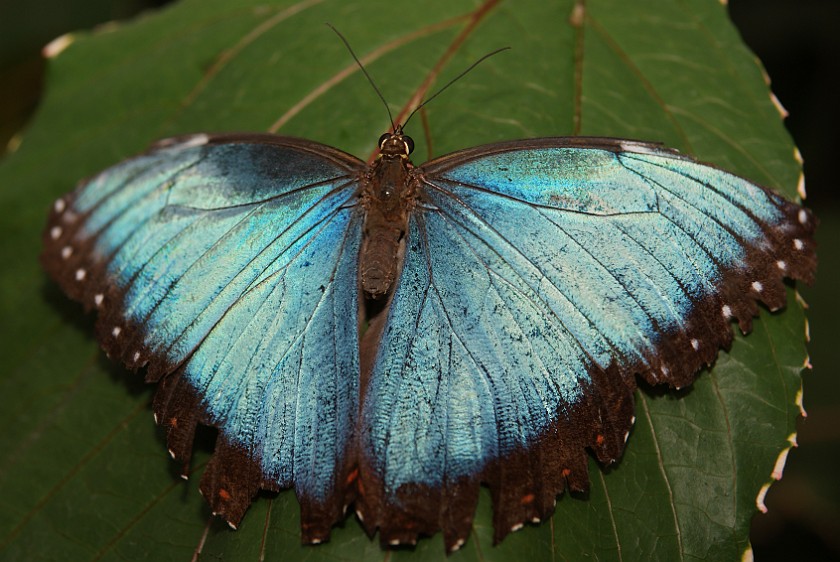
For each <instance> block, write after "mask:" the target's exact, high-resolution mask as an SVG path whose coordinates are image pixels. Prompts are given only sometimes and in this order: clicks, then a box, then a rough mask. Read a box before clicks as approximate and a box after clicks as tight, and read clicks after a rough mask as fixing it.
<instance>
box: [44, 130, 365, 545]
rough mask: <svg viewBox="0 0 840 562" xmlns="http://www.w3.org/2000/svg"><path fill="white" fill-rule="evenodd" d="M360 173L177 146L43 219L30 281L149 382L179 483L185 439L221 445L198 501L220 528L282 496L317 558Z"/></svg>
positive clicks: (119, 171) (324, 528) (251, 147)
mask: <svg viewBox="0 0 840 562" xmlns="http://www.w3.org/2000/svg"><path fill="white" fill-rule="evenodd" d="M363 169H364V163H362V162H361V161H359V160H357V159H355V158H353V157H352V156H349V155H347V154H344V153H342V152H340V151H337V150H335V149H332V148H329V147H326V146H323V145H320V144H317V143H312V142H308V141H303V140H300V139H291V138H284V137H278V136H274V135H221V136H207V135H196V136H191V137H182V138H177V139H170V140H168V141H164V142H162V143H158V144H157V145H156V146H155V147H153V148H152V149H151V150H150V151H149V152H148V153H146V154H143V155H141V156H139V157H137V158H134V159H131V160H128V161H126V162H123V163H121V164H119V165H117V166H115V167H113V168H111V169H109V170H106V171H105V172H103V173H102V174H100V175H98V176H96V177H94V178H93V179H91V180H90V181H88V182H86V183H84V184H82V185H81V186H80V187H79V188H78V189H77V190H76V191H75V192H74V193H72V194H70V195H68V196H66V197H64V198H62V199H59V200H58V201H57V202H56V204H55V208H54V210H53V212H52V214H51V216H50V219H49V224H48V226H47V229H46V231H45V234H44V242H45V249H44V253H43V255H42V262H43V264H44V266H45V268H46V269H47V271H48V272H49V273H50V274H51V276H52V277H53V278H54V279H55V280H56V281H57V282H58V283H59V285H60V286H61V287H62V289H63V290H64V291H65V292H66V293H67V294H68V295H70V296H71V297H73V298H74V299H76V300H79V301H81V302H82V303H83V304H84V305H85V306H86V307H87V308H94V309H96V310H97V311H98V319H97V335H98V339H99V341H100V342H101V344H102V346H103V347H104V348H105V350H106V351H107V352H108V354H109V355H110V356H112V357H119V358H120V359H121V360H122V361H123V362H124V363H125V364H126V365H127V366H128V367H131V368H134V369H136V368H139V367H141V366H144V365H148V371H147V379H148V380H149V381H157V380H159V381H160V383H159V386H158V391H157V393H156V396H155V400H154V411H155V418H156V419H157V421H158V423H160V424H162V425H164V426H165V427H166V428H167V430H168V444H169V447H170V453H171V454H172V456H173V457H174V458H177V459H180V460H182V461H183V462H184V464H185V469H186V465H187V463H188V460H189V457H190V451H191V449H192V441H193V435H194V431H195V428H196V424H197V423H203V424H208V425H213V426H216V427H218V428H219V430H220V435H219V438H218V440H217V444H216V450H215V452H214V454H213V457H212V458H211V460H210V463H209V465H208V467H207V469H206V470H205V472H204V475H203V477H202V482H201V490H202V493H203V494H204V495H205V497H206V498H207V499H208V501H209V503H210V505H211V506H212V508H213V511H214V512H216V513H218V514H220V515H222V516H224V517H225V518H226V519H227V520H228V522H229V523H230V524H231V525H232V526H234V525H236V524H238V522H239V520H240V519H241V517H242V515H243V514H244V512H245V510H246V509H247V507H248V506H249V505H250V503H251V500H252V499H253V497H254V495H255V494H256V493H257V491H258V490H259V489H260V488H265V489H271V490H277V489H280V488H286V487H294V488H295V490H296V493H297V495H298V497H299V499H300V502H301V507H302V509H301V511H302V525H303V536H304V539H305V540H308V541H319V540H323V539H324V538H326V537H327V536H328V534H329V529H330V527H331V526H332V524H333V523H334V522H335V521H336V520H337V519H338V518H339V517H340V516H341V515H342V513H343V509H344V508H345V507H346V504H347V503H348V502H349V501H351V500H352V494H351V492H350V490H349V486H348V484H347V483H346V479H347V473H348V472H349V470H350V468H351V464H352V458H351V456H352V455H351V454H350V453H349V447H350V446H351V443H352V428H353V426H354V424H355V420H356V417H357V414H356V412H357V409H358V370H359V367H358V351H357V349H358V289H357V281H356V270H357V260H358V251H359V250H358V248H359V242H360V240H359V238H360V232H361V228H360V225H359V221H360V215H359V212H358V210H357V207H356V206H355V201H356V191H357V179H358V174H359V173H360V170H363Z"/></svg>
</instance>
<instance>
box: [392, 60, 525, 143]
mask: <svg viewBox="0 0 840 562" xmlns="http://www.w3.org/2000/svg"><path fill="white" fill-rule="evenodd" d="M508 49H510V47H502V48H501V49H496V50H495V51H492V52H490V53H487V54H486V55H484V56H483V57H481V58H480V59H478V60H477V61H475V62H474V63H472V64H471V65H470V66H469V67H467V69H466V70H464V71H463V72H462V73H461V74H459V75H458V76H456V77H455V78H453V79H452V80H450V81H449V82H447V83H446V85H445V86H443V88H441V89H440V90H438V91H437V92H435V93H434V94H432V95H431V96H429V97H428V98H426V99H425V100H424V101H423V103H421V104H420V105H418V106H417V107H415V108H414V111H412V112H411V113H409V114H408V117H407V118H406V120H405V122H403V127H405V126H406V125H407V124H408V122H409V120H410V119H411V118H412V117H414V114H415V113H417V112H418V111H420V109H421V108H423V107H424V106H425V105H426V104H427V103H429V102H430V101H432V100H433V99H435V98H436V97H438V96H439V95H441V94H442V93H443V91H444V90H445V89H447V88H448V87H449V86H451V85H452V84H454V83H455V82H457V81H458V80H460V79H461V78H463V77H464V76H465V75H466V74H467V73H468V72H469V71H471V70H472V69H473V68H475V67H476V66H478V65H479V64H481V63H482V62H484V61H485V60H487V59H489V58H490V57H492V56H493V55H498V54H499V53H501V52H502V51H507V50H508Z"/></svg>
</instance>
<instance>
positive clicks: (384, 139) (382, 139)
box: [378, 133, 391, 148]
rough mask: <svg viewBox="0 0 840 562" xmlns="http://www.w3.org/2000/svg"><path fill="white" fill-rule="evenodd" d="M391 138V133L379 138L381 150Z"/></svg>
mask: <svg viewBox="0 0 840 562" xmlns="http://www.w3.org/2000/svg"><path fill="white" fill-rule="evenodd" d="M390 137H391V133H385V134H383V135H382V136H381V137H379V143H378V144H379V148H382V145H383V144H384V143H385V141H386V140H388V139H389V138H390Z"/></svg>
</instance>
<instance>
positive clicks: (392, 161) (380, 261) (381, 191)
mask: <svg viewBox="0 0 840 562" xmlns="http://www.w3.org/2000/svg"><path fill="white" fill-rule="evenodd" d="M407 157H408V154H407V152H406V153H399V152H396V153H389V152H386V151H383V154H382V156H381V157H380V158H379V159H378V160H377V161H376V162H375V163H374V164H373V166H372V168H371V170H370V173H369V174H367V176H366V178H365V185H364V189H363V192H362V193H363V205H364V208H365V224H364V229H363V233H364V239H363V241H362V249H361V254H360V256H359V273H360V278H361V284H362V290H363V291H364V292H365V294H366V295H368V296H369V297H371V298H374V299H379V298H381V297H383V296H385V295H387V294H388V293H389V291H390V290H391V287H392V285H393V283H394V279H395V278H396V276H397V273H398V272H399V269H400V264H401V262H402V255H403V252H404V238H405V233H406V231H407V230H408V217H409V215H410V212H411V208H412V207H413V206H414V192H415V190H414V189H413V188H412V184H411V182H412V181H413V180H412V179H411V175H410V173H409V170H410V169H411V167H412V165H411V162H409V161H408V158H407Z"/></svg>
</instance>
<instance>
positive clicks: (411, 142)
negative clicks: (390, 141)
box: [403, 135, 414, 154]
mask: <svg viewBox="0 0 840 562" xmlns="http://www.w3.org/2000/svg"><path fill="white" fill-rule="evenodd" d="M403 142H404V143H405V146H406V148H408V153H409V154H411V153H412V152H414V139H413V138H411V137H410V136H408V135H403Z"/></svg>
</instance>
